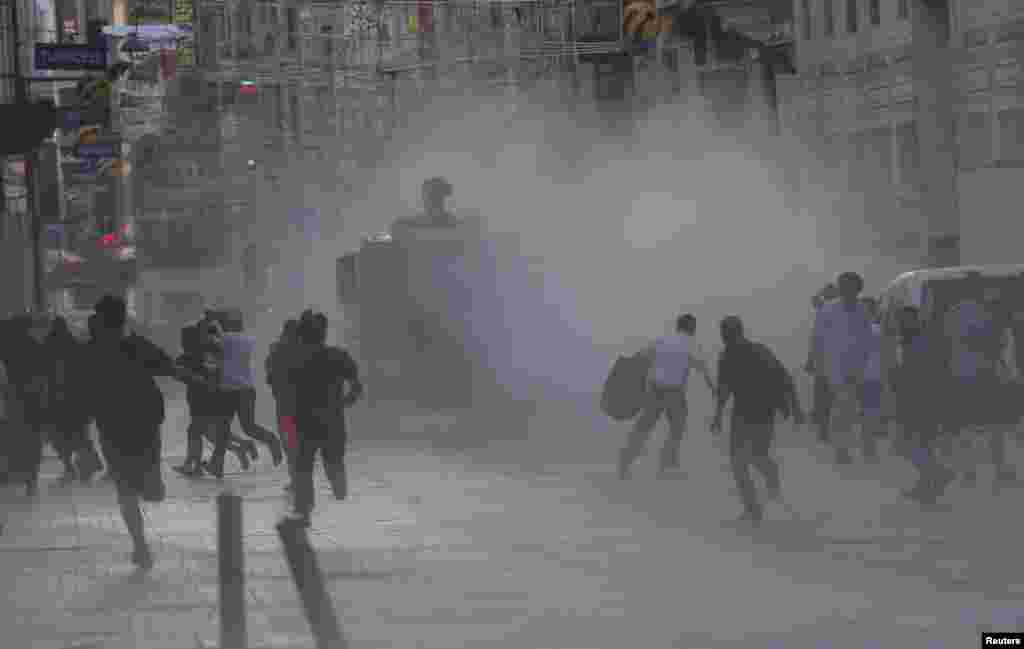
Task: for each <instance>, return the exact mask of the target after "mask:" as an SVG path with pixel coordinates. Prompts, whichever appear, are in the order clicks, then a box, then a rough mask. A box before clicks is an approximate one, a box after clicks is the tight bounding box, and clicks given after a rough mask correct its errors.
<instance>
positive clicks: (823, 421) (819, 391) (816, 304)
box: [804, 283, 839, 444]
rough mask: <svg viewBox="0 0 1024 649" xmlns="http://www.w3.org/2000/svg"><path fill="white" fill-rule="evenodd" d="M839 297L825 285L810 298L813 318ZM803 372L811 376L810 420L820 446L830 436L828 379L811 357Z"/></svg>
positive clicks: (835, 289) (829, 439)
mask: <svg viewBox="0 0 1024 649" xmlns="http://www.w3.org/2000/svg"><path fill="white" fill-rule="evenodd" d="M838 297H839V289H838V288H836V285H835V284H833V283H829V284H826V285H825V287H824V288H823V289H821V290H820V291H819V292H818V294H817V295H815V296H814V297H813V298H811V306H812V307H813V310H814V311H813V313H814V316H815V317H817V314H818V312H819V311H820V310H821V307H823V306H825V305H826V304H828V303H829V302H831V301H832V300H835V299H836V298H838ZM813 348H814V343H813V340H812V342H811V349H812V350H813ZM804 369H805V371H807V373H808V374H810V375H811V377H812V380H813V383H814V389H813V403H812V404H811V411H812V415H811V416H812V418H813V420H814V425H815V427H816V428H817V431H818V441H819V442H821V443H822V444H829V443H831V435H830V433H829V429H830V420H831V418H832V393H831V392H830V390H829V385H828V379H826V378H825V375H824V374H823V373H822V371H821V368H817V367H815V366H814V359H813V357H809V358H808V360H807V364H806V365H805V366H804Z"/></svg>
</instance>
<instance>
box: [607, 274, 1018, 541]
mask: <svg viewBox="0 0 1024 649" xmlns="http://www.w3.org/2000/svg"><path fill="white" fill-rule="evenodd" d="M863 291H864V280H863V278H862V277H861V276H860V275H859V274H857V273H853V272H848V273H843V274H842V275H840V276H839V277H838V279H837V280H836V281H835V282H834V283H830V284H828V285H827V286H826V287H825V288H824V289H822V290H821V291H820V292H818V293H817V294H816V295H815V296H814V297H813V299H812V307H813V313H812V317H813V328H812V333H811V336H810V338H811V340H810V345H809V354H808V357H807V360H806V362H805V363H804V366H803V369H804V370H805V371H806V372H807V374H808V375H809V377H810V379H811V381H812V383H813V390H812V394H813V397H812V400H813V406H812V408H811V412H810V420H811V421H812V422H813V424H814V427H815V428H816V432H817V440H818V442H819V443H820V444H822V445H825V446H826V447H828V448H830V449H831V453H832V454H833V455H832V456H833V458H834V462H835V464H836V465H837V466H843V465H850V464H852V463H854V462H855V461H856V458H857V456H859V457H860V458H861V460H862V461H863V462H864V463H866V464H875V463H877V462H879V460H880V456H879V451H878V448H879V441H880V440H882V439H885V438H889V440H890V442H891V449H892V451H893V453H894V454H895V455H897V456H899V457H902V458H905V459H906V460H908V461H909V464H910V466H912V467H913V468H914V469H915V470H916V474H917V475H916V481H915V484H914V485H913V486H912V487H910V488H909V489H907V490H905V491H904V492H903V495H904V496H905V497H906V498H908V499H910V500H912V501H914V502H917V503H919V504H922V505H932V504H934V503H935V502H936V501H937V500H938V499H939V498H941V497H942V496H943V494H944V493H945V491H946V489H947V487H948V486H949V485H950V484H952V483H953V482H954V481H956V480H957V478H958V477H959V478H960V479H961V480H962V481H963V483H964V484H965V485H968V486H970V485H975V484H976V483H977V469H978V468H979V464H981V463H983V462H984V460H985V453H984V450H983V448H984V447H985V446H987V447H988V451H989V459H990V462H991V464H992V466H993V474H994V482H995V485H996V486H997V487H998V486H1008V485H1014V484H1016V472H1015V471H1014V470H1013V468H1012V467H1011V466H1010V464H1009V463H1008V462H1007V459H1006V441H1007V437H1008V434H1009V433H1010V432H1011V431H1013V430H1015V428H1016V426H1017V423H1018V422H1019V420H1020V418H1021V415H1022V414H1024V412H1018V410H1019V409H1018V408H1017V407H1016V404H1015V402H1016V401H1018V400H1019V399H1017V397H1016V392H1015V389H1016V388H1015V386H1016V385H1019V383H1018V379H1019V377H1020V372H1019V368H1017V367H1016V364H1015V363H1014V358H1015V357H1016V354H1015V353H1009V352H1008V348H1009V347H1015V345H1014V342H1013V335H1012V330H1011V328H1010V327H1009V326H1008V325H1007V322H1008V318H1007V311H1008V310H1007V308H1006V305H1005V304H1003V303H1002V302H1001V301H1000V296H999V295H998V291H996V292H991V291H990V292H989V293H988V294H986V297H985V298H984V299H980V300H974V299H966V300H962V301H961V302H959V303H957V304H956V305H955V306H954V307H953V308H952V309H951V310H950V311H949V313H948V314H946V316H945V317H944V318H943V319H940V320H942V322H941V323H939V324H938V325H933V326H929V323H928V322H926V317H925V316H924V315H923V314H922V313H921V309H920V308H918V307H915V306H910V305H902V306H900V307H899V309H898V311H899V312H898V313H897V314H895V315H894V317H893V322H894V323H895V324H894V327H895V329H896V333H897V338H898V342H897V344H896V354H897V357H896V362H895V363H894V364H893V365H892V367H891V368H888V369H887V368H884V367H883V341H884V336H885V332H884V331H883V327H882V318H883V313H882V309H881V306H880V304H879V300H878V299H877V298H873V297H868V296H864V295H862V293H863ZM695 332H696V318H695V317H694V316H693V315H692V314H686V315H683V316H681V317H679V318H678V320H677V323H676V331H675V333H674V334H672V335H668V336H664V337H661V338H659V339H657V341H656V342H655V343H654V344H653V345H651V346H650V347H648V348H647V349H646V350H645V351H644V352H643V356H644V358H645V359H646V360H647V362H648V367H649V369H648V370H647V379H646V382H647V389H646V399H647V403H646V405H645V406H644V407H643V408H642V410H641V412H640V415H639V417H638V418H637V419H636V420H635V422H634V425H633V427H632V430H631V432H630V434H629V438H628V442H627V444H626V445H625V447H624V448H623V449H622V451H621V452H620V455H619V477H620V478H622V479H627V478H628V477H629V475H630V470H629V469H630V466H631V465H632V464H633V462H634V461H635V460H636V459H637V457H638V456H639V455H640V454H641V453H642V451H643V446H644V444H645V443H646V441H647V440H648V439H649V437H650V433H651V431H652V429H653V428H654V426H655V424H656V423H657V421H658V419H659V418H660V417H661V416H662V414H665V415H666V416H667V419H668V424H669V430H670V432H669V435H668V437H667V439H666V441H665V445H664V447H663V450H662V453H661V462H660V465H659V472H661V473H664V472H665V471H668V470H670V469H673V468H678V467H679V445H680V442H681V440H682V437H683V434H684V431H685V428H686V413H687V383H688V378H689V375H690V373H691V371H692V370H698V371H700V372H701V373H702V374H703V375H704V376H705V379H706V381H707V382H708V384H709V387H710V389H711V391H712V393H713V394H714V395H715V400H716V411H715V415H714V419H713V421H712V423H711V430H712V432H713V433H716V434H717V433H718V432H719V431H720V430H721V427H722V418H723V411H724V408H725V406H726V404H727V403H728V402H729V401H730V400H732V402H733V407H732V412H731V422H730V423H731V430H730V439H729V456H730V463H731V467H732V473H733V478H734V480H735V483H736V486H737V489H738V492H739V495H740V499H741V501H742V505H743V514H742V515H741V517H740V518H741V520H743V521H748V522H751V523H753V524H757V523H759V522H760V521H761V520H762V518H763V507H762V505H761V503H760V501H759V499H758V497H757V493H756V489H755V487H754V482H753V480H752V478H751V475H750V467H751V466H753V467H755V468H756V469H757V470H758V472H759V473H761V474H762V476H763V477H764V481H765V484H766V495H767V497H768V499H769V500H774V499H778V498H780V497H781V481H780V475H779V467H778V464H777V463H776V462H775V461H774V459H773V457H772V452H771V449H772V445H773V443H774V439H775V425H776V421H777V419H779V416H780V415H781V417H782V418H783V419H787V418H792V419H793V420H794V422H795V423H796V424H797V425H798V426H802V425H803V422H804V411H803V409H802V407H801V404H800V398H799V395H798V390H797V387H796V381H795V380H794V377H793V374H792V373H791V372H790V371H789V370H788V369H787V368H786V366H785V365H784V364H783V363H782V362H780V361H779V360H778V358H777V357H776V355H775V354H774V352H772V350H770V349H769V348H768V347H767V346H765V345H763V344H760V343H758V342H755V341H751V340H749V339H748V338H747V337H746V334H745V332H744V326H743V322H742V320H741V319H740V318H739V317H737V316H728V317H726V318H724V319H723V320H722V321H721V322H720V335H721V338H722V342H723V343H724V347H723V351H722V352H721V355H720V357H719V359H718V368H717V377H716V378H715V379H712V377H711V373H710V371H709V368H708V364H707V362H706V361H705V360H704V358H703V356H702V354H701V353H700V351H699V350H698V347H697V345H696V342H695V338H694V335H695ZM1020 351H1021V350H1020V349H1017V350H1016V352H1020ZM887 394H888V395H889V403H890V405H891V406H892V407H887V408H883V396H884V395H887Z"/></svg>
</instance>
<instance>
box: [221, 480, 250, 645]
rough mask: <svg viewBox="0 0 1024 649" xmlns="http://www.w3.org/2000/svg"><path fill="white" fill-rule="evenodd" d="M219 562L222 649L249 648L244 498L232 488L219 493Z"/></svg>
mask: <svg viewBox="0 0 1024 649" xmlns="http://www.w3.org/2000/svg"><path fill="white" fill-rule="evenodd" d="M217 561H218V565H219V573H220V574H219V577H220V649H246V646H247V645H248V639H247V637H246V636H247V634H246V629H245V562H244V555H243V548H242V498H241V496H238V495H237V494H234V493H232V492H230V491H225V492H223V493H221V494H220V495H219V496H217Z"/></svg>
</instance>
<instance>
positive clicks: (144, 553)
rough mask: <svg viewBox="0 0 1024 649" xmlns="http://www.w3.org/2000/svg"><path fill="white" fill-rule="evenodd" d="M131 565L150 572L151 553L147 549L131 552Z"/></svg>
mask: <svg viewBox="0 0 1024 649" xmlns="http://www.w3.org/2000/svg"><path fill="white" fill-rule="evenodd" d="M132 563H133V564H135V565H136V566H137V567H138V568H139V570H146V571H149V570H152V569H153V553H152V552H151V551H150V549H149V547H148V546H146V547H142V548H137V549H136V550H135V551H134V552H132Z"/></svg>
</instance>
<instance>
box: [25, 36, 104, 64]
mask: <svg viewBox="0 0 1024 649" xmlns="http://www.w3.org/2000/svg"><path fill="white" fill-rule="evenodd" d="M35 64H36V65H35V67H36V69H37V70H106V69H107V50H105V49H103V48H100V47H89V46H88V45H53V44H51V43H36V46H35Z"/></svg>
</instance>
